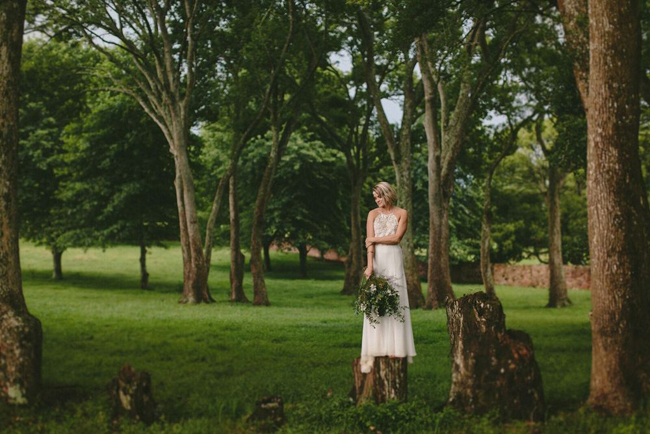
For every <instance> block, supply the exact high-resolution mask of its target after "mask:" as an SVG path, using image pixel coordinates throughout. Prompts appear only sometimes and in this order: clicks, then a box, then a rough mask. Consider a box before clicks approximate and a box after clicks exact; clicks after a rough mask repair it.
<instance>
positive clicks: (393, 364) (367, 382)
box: [350, 357, 408, 405]
mask: <svg viewBox="0 0 650 434" xmlns="http://www.w3.org/2000/svg"><path fill="white" fill-rule="evenodd" d="M360 362H361V357H357V358H356V359H354V361H353V362H352V372H353V374H354V384H353V385H352V389H351V390H350V398H351V399H352V401H353V402H355V403H356V404H357V405H359V404H363V403H364V402H374V403H375V404H383V403H386V402H388V401H391V400H398V401H401V402H406V399H407V396H408V376H407V370H408V369H407V368H408V363H407V360H406V357H375V364H374V365H373V367H372V371H370V372H369V373H367V374H364V373H362V372H361V363H360Z"/></svg>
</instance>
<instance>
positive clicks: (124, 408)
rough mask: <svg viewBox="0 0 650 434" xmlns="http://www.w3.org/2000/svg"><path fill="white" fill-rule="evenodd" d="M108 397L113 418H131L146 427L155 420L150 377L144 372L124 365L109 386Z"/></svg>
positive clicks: (154, 405)
mask: <svg viewBox="0 0 650 434" xmlns="http://www.w3.org/2000/svg"><path fill="white" fill-rule="evenodd" d="M109 395H110V398H111V402H112V404H113V417H114V418H119V417H120V416H121V415H127V416H130V417H133V418H134V419H135V420H139V421H142V422H144V423H146V424H147V425H149V424H151V423H152V422H153V421H154V420H155V409H156V403H155V402H154V400H153V393H152V390H151V376H150V375H149V373H148V372H145V371H140V372H138V371H136V370H135V369H133V368H132V367H131V365H129V364H128V363H127V364H125V365H124V366H123V367H122V369H120V371H119V372H118V373H117V377H115V378H113V380H111V383H110V384H109Z"/></svg>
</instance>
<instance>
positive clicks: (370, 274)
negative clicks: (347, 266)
mask: <svg viewBox="0 0 650 434" xmlns="http://www.w3.org/2000/svg"><path fill="white" fill-rule="evenodd" d="M372 271H373V270H372V267H367V268H366V269H365V270H364V271H363V274H364V275H365V276H366V279H370V276H372Z"/></svg>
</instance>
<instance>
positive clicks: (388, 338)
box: [360, 182, 415, 373]
mask: <svg viewBox="0 0 650 434" xmlns="http://www.w3.org/2000/svg"><path fill="white" fill-rule="evenodd" d="M372 195H373V196H374V198H375V202H376V203H377V208H375V209H373V210H371V211H370V212H369V213H368V222H367V226H366V230H367V238H366V248H367V249H368V267H367V268H366V271H365V275H366V278H370V276H372V275H373V274H376V275H377V276H379V277H383V278H385V279H386V280H388V281H389V282H390V283H391V284H392V285H393V286H394V287H395V289H397V291H398V292H399V298H400V305H401V306H406V307H407V309H404V310H403V314H404V322H400V321H399V320H397V319H395V318H393V317H391V316H388V317H380V318H379V324H374V325H373V324H370V321H368V318H367V317H365V316H364V319H363V339H362V341H361V363H360V364H361V372H364V373H368V372H370V371H371V370H372V367H373V365H374V360H375V357H379V356H390V357H407V361H408V363H413V356H415V345H414V343H413V330H412V329H411V313H410V311H409V309H408V305H409V301H408V293H407V290H406V276H405V275H404V263H403V260H402V248H401V247H400V246H399V242H400V241H401V240H402V237H403V236H404V233H405V232H406V225H407V224H408V213H407V212H406V210H404V209H402V208H398V207H396V206H394V205H393V204H394V203H395V202H396V201H397V194H396V193H395V189H394V188H393V187H392V186H391V185H390V184H389V183H387V182H380V183H379V184H377V185H376V186H375V187H374V188H373V189H372Z"/></svg>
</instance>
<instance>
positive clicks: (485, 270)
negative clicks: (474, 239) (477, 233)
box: [481, 174, 497, 297]
mask: <svg viewBox="0 0 650 434" xmlns="http://www.w3.org/2000/svg"><path fill="white" fill-rule="evenodd" d="M483 197H484V199H483V217H482V218H481V277H482V278H483V288H485V293H486V294H489V295H494V296H495V297H496V295H497V294H496V291H495V290H494V276H493V275H492V263H491V261H490V242H491V234H492V174H488V176H487V178H486V179H485V186H484V190H483Z"/></svg>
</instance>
